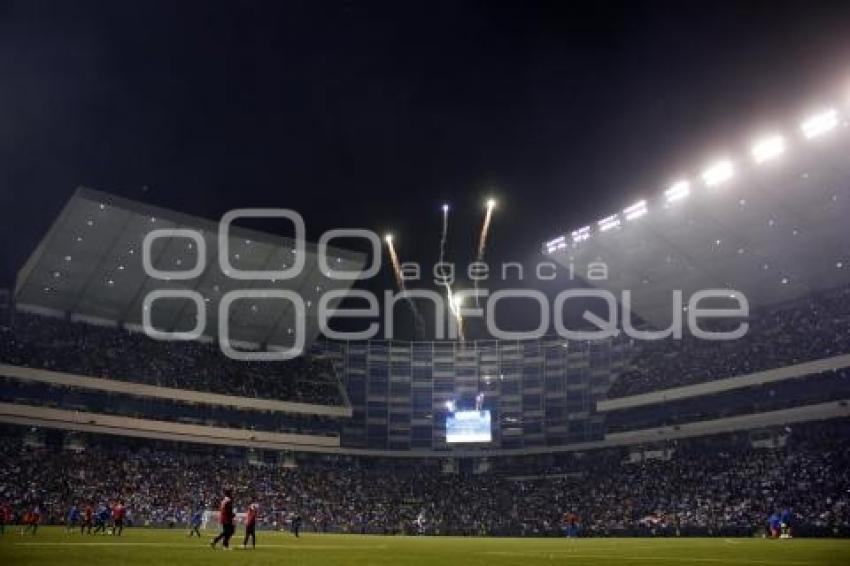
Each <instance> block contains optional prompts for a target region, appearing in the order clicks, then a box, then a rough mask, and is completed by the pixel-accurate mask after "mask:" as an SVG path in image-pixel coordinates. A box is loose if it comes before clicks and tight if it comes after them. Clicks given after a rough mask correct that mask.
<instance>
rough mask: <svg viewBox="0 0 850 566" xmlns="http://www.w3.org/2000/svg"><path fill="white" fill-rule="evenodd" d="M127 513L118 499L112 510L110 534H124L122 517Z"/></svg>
mask: <svg viewBox="0 0 850 566" xmlns="http://www.w3.org/2000/svg"><path fill="white" fill-rule="evenodd" d="M126 513H127V508H126V507H124V502H123V501H121V500H120V499H119V500H118V501H117V502H116V503H115V506H114V507H113V508H112V534H113V535H118V536H119V537H120V536H121V533H123V532H124V515H125V514H126Z"/></svg>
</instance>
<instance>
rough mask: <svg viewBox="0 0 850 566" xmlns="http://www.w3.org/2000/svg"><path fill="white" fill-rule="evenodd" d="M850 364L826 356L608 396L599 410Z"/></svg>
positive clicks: (844, 359) (697, 394) (847, 356)
mask: <svg viewBox="0 0 850 566" xmlns="http://www.w3.org/2000/svg"><path fill="white" fill-rule="evenodd" d="M846 367H850V354H844V355H841V356H833V357H830V358H823V359H820V360H814V361H811V362H804V363H800V364H794V365H790V366H784V367H781V368H775V369H769V370H765V371H759V372H755V373H750V374H746V375H739V376H736V377H728V378H725V379H717V380H714V381H704V382H701V383H696V384H694V385H684V386H681V387H673V388H670V389H660V390H657V391H651V392H649V393H641V394H638V395H630V396H628V397H617V398H616V399H605V400H601V401H599V402H597V404H596V410H597V411H598V412H600V413H604V412H610V411H617V410H621V409H631V408H633V407H642V406H646V405H658V404H660V403H667V402H670V401H679V400H682V399H689V398H692V397H700V396H702V395H711V394H714V393H722V392H724V391H731V390H733V389H741V388H744V387H753V386H756V385H764V384H767V383H774V382H777V381H784V380H788V379H797V378H801V377H805V376H807V375H813V374H818V373H823V372H825V371H830V370H838V369H842V368H846Z"/></svg>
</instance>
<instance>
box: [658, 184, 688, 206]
mask: <svg viewBox="0 0 850 566" xmlns="http://www.w3.org/2000/svg"><path fill="white" fill-rule="evenodd" d="M689 194H691V184H690V183H689V182H688V181H676V182H675V183H673V184H672V185H670V188H669V189H667V190H666V191H664V197H665V198H666V199H667V202H676V201H677V200H682V199H683V198H687V196H688V195H689Z"/></svg>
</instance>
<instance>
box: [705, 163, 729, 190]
mask: <svg viewBox="0 0 850 566" xmlns="http://www.w3.org/2000/svg"><path fill="white" fill-rule="evenodd" d="M734 174H735V167H734V165H732V162H731V161H729V160H728V159H724V160H723V161H718V162H717V163H715V164H714V165H712V166H711V167H709V168H708V169H706V170H705V171H703V173H702V180H703V182H704V183H705V185H706V186H707V187H716V186H717V185H720V184H722V183H725V182H726V181H728V180H729V179H731V178H732V176H733V175H734Z"/></svg>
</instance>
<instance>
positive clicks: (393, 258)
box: [384, 234, 425, 337]
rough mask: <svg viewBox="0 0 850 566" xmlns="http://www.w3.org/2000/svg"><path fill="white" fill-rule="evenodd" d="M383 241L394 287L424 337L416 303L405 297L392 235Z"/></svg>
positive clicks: (422, 323) (405, 292) (386, 236)
mask: <svg viewBox="0 0 850 566" xmlns="http://www.w3.org/2000/svg"><path fill="white" fill-rule="evenodd" d="M384 241H385V242H386V243H387V251H388V252H389V254H390V262H392V265H393V273H394V274H395V281H396V285H398V290H399V291H401V292H402V294H403V295H404V298H405V299H407V304H408V306H409V307H410V312H412V313H413V320H414V323H415V324H416V329H417V332H418V333H419V334H420V335H421V336H422V337H424V334H425V321H424V320H423V318H422V315H421V314H419V309H417V308H416V303H414V302H413V299H411V298H410V297H408V296H407V285H405V283H404V276H403V275H402V273H401V262H400V261H399V260H398V254H397V253H396V251H395V245H394V244H393V235H392V234H386V235H385V236H384Z"/></svg>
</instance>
